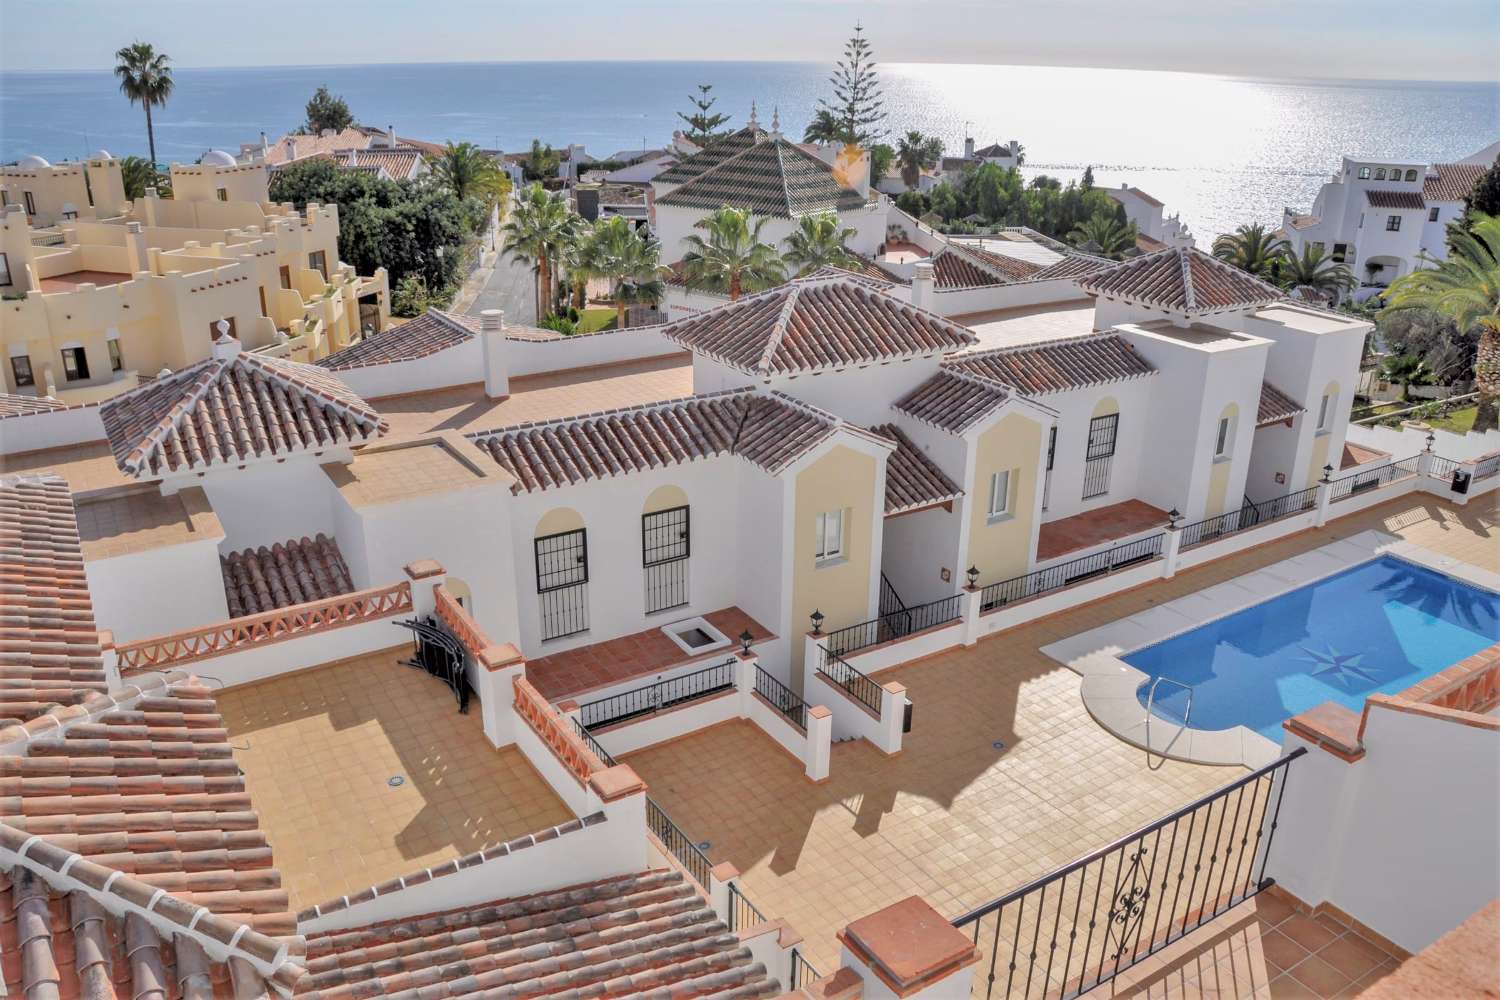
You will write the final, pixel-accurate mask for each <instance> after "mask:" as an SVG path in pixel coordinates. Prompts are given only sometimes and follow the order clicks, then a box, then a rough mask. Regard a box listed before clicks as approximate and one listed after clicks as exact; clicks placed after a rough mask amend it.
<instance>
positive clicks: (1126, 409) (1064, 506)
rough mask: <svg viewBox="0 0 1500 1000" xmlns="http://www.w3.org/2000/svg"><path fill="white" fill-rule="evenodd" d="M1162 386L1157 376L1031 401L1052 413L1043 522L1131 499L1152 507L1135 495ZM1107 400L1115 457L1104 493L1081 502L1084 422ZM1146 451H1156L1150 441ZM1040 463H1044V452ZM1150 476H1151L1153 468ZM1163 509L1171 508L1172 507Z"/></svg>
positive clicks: (1085, 448)
mask: <svg viewBox="0 0 1500 1000" xmlns="http://www.w3.org/2000/svg"><path fill="white" fill-rule="evenodd" d="M1167 384H1168V383H1167V380H1166V379H1165V378H1163V377H1162V376H1161V375H1159V374H1158V375H1148V376H1146V377H1144V378H1138V379H1131V380H1129V381H1126V382H1113V383H1109V384H1107V385H1100V386H1088V387H1086V388H1083V389H1073V390H1070V391H1068V392H1053V393H1047V394H1045V395H1041V396H1037V397H1036V399H1037V401H1038V402H1040V403H1042V404H1044V405H1046V406H1049V407H1051V408H1053V409H1055V410H1056V411H1057V448H1056V451H1055V458H1054V461H1053V468H1052V489H1051V492H1050V496H1049V500H1048V505H1047V513H1046V515H1045V519H1046V520H1047V521H1055V520H1057V519H1058V518H1063V517H1071V516H1072V515H1074V514H1079V513H1082V512H1083V511H1086V510H1093V509H1094V508H1096V507H1106V506H1108V505H1110V504H1114V503H1119V502H1121V501H1122V500H1129V499H1131V498H1133V497H1140V498H1141V499H1143V500H1147V501H1148V502H1152V503H1154V502H1155V501H1154V500H1151V499H1150V498H1149V497H1146V496H1142V495H1141V494H1140V493H1139V492H1137V483H1138V482H1139V481H1141V480H1142V478H1143V475H1142V470H1143V469H1144V468H1146V463H1147V461H1148V459H1147V458H1146V456H1145V452H1146V449H1147V447H1148V445H1147V442H1148V441H1149V440H1150V438H1149V437H1148V429H1149V428H1152V427H1153V419H1154V418H1153V410H1154V408H1155V406H1156V403H1157V401H1158V400H1159V399H1160V398H1162V397H1165V396H1167V395H1168V394H1169V390H1168V388H1167ZM1107 398H1110V399H1113V400H1115V402H1116V403H1117V404H1118V405H1119V412H1120V422H1119V435H1118V437H1117V438H1116V441H1115V457H1114V461H1113V462H1112V463H1111V465H1110V480H1109V492H1108V493H1106V494H1104V495H1103V496H1099V497H1093V498H1091V499H1089V500H1084V499H1083V473H1084V456H1085V455H1086V454H1087V452H1088V439H1089V421H1090V420H1091V419H1092V417H1093V413H1094V410H1095V408H1096V407H1097V406H1098V405H1099V404H1100V403H1101V402H1102V401H1103V400H1105V399H1107ZM1150 447H1158V446H1157V444H1156V443H1155V442H1152V443H1151V445H1150ZM1043 460H1044V462H1045V453H1044V455H1043ZM1151 474H1155V470H1154V468H1153V470H1152V473H1151ZM1163 492H1169V491H1163ZM1174 502H1175V501H1174ZM1167 507H1168V508H1170V507H1171V504H1170V503H1169V504H1167Z"/></svg>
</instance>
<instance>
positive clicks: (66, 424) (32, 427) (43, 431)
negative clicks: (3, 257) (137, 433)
mask: <svg viewBox="0 0 1500 1000" xmlns="http://www.w3.org/2000/svg"><path fill="white" fill-rule="evenodd" d="M12 266H15V265H12ZM103 440H104V422H103V421H102V420H101V419H100V418H99V407H97V406H75V407H71V408H69V409H66V410H48V411H46V412H43V413H31V414H27V415H25V416H19V417H6V418H5V419H4V420H0V455H16V454H20V453H21V452H26V451H39V450H41V449H43V448H61V447H63V446H65V445H70V444H82V443H83V442H85V441H103Z"/></svg>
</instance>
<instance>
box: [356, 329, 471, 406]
mask: <svg viewBox="0 0 1500 1000" xmlns="http://www.w3.org/2000/svg"><path fill="white" fill-rule="evenodd" d="M333 374H334V375H336V376H337V377H338V378H339V380H340V381H342V382H343V383H344V384H345V385H347V386H348V387H349V388H351V389H353V390H354V391H355V392H356V393H358V394H359V395H361V396H363V397H364V398H365V399H378V398H380V397H381V396H394V395H398V394H400V393H407V392H422V391H424V390H427V389H442V388H446V387H447V386H452V385H469V384H471V383H474V382H483V381H484V356H483V354H482V353H481V351H480V344H479V338H478V337H473V338H471V339H469V340H465V341H461V342H460V343H458V344H455V345H453V346H452V347H449V348H447V349H446V350H442V351H438V352H437V353H436V354H429V355H427V357H425V358H415V359H413V360H411V361H397V362H394V363H392V364H388V365H371V366H370V367H368V368H351V369H348V370H346V371H340V372H334V373H333Z"/></svg>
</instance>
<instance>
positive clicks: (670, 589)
mask: <svg viewBox="0 0 1500 1000" xmlns="http://www.w3.org/2000/svg"><path fill="white" fill-rule="evenodd" d="M690 555H692V543H691V538H690V532H689V524H688V508H687V507H685V506H683V507H669V508H667V509H666V510H658V511H653V512H652V513H650V514H642V515H641V565H642V566H644V567H645V574H646V614H648V615H649V614H654V613H655V612H657V611H666V610H668V609H670V608H680V607H682V606H684V605H686V604H687V603H689V602H688V557H689V556H690Z"/></svg>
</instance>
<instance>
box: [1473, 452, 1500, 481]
mask: <svg viewBox="0 0 1500 1000" xmlns="http://www.w3.org/2000/svg"><path fill="white" fill-rule="evenodd" d="M1497 472H1500V455H1490V456H1487V457H1485V458H1481V459H1480V460H1479V461H1477V462H1475V463H1474V480H1475V481H1476V482H1477V481H1479V480H1481V479H1488V478H1490V477H1491V476H1493V475H1495V474H1496V473H1497Z"/></svg>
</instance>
